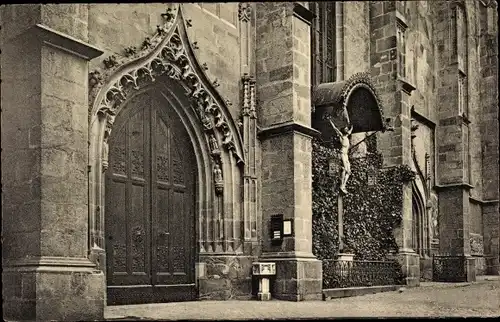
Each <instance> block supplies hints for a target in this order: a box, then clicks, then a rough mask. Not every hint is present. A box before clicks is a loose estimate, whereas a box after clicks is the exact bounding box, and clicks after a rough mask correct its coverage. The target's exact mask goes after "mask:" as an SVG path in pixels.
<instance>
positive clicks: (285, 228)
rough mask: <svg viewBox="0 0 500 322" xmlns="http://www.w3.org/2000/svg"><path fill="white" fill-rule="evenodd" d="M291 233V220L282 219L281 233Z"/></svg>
mask: <svg viewBox="0 0 500 322" xmlns="http://www.w3.org/2000/svg"><path fill="white" fill-rule="evenodd" d="M291 234H292V221H291V220H285V221H283V235H291Z"/></svg>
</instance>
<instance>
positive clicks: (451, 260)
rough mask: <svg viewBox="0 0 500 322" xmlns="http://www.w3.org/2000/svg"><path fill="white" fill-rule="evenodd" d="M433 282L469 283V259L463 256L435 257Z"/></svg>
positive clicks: (433, 260)
mask: <svg viewBox="0 0 500 322" xmlns="http://www.w3.org/2000/svg"><path fill="white" fill-rule="evenodd" d="M432 280H433V281H435V282H465V281H467V258H466V257H465V256H463V255H433V256H432Z"/></svg>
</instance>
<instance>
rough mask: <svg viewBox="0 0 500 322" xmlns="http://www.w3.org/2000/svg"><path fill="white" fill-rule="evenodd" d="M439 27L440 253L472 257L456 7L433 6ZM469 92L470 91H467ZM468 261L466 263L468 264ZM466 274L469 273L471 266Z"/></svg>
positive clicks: (436, 30)
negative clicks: (460, 97)
mask: <svg viewBox="0 0 500 322" xmlns="http://www.w3.org/2000/svg"><path fill="white" fill-rule="evenodd" d="M432 11H433V15H434V17H435V18H434V19H435V21H436V24H435V26H434V36H435V37H434V39H435V41H436V45H437V47H438V51H437V66H439V68H440V69H439V70H438V71H437V75H438V81H437V83H436V84H437V86H436V90H437V93H436V94H437V95H436V105H437V107H438V111H437V115H438V127H437V129H436V147H437V150H436V152H437V157H436V163H437V172H436V174H437V178H436V184H437V187H436V188H437V191H438V195H439V220H438V221H439V236H440V238H439V243H440V245H439V249H440V252H441V253H444V254H451V255H456V256H465V257H466V258H469V257H470V243H469V232H470V227H469V226H470V224H469V222H470V220H469V216H470V210H469V208H470V207H469V190H470V189H471V188H472V186H471V185H470V184H469V168H468V167H469V164H468V141H469V140H468V132H469V131H468V123H469V121H468V119H467V117H466V114H464V113H466V112H467V111H466V110H465V111H464V113H462V112H461V111H460V102H459V68H460V66H459V55H458V53H457V46H458V45H457V17H456V3H455V2H448V1H436V2H433V3H432ZM466 90H467V87H466ZM467 262H468V261H464V263H467ZM464 270H467V271H469V267H468V265H466V267H464Z"/></svg>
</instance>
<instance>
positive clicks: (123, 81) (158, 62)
mask: <svg viewBox="0 0 500 322" xmlns="http://www.w3.org/2000/svg"><path fill="white" fill-rule="evenodd" d="M167 12H168V14H165V16H164V19H165V20H166V22H165V24H164V26H163V27H162V29H161V31H160V30H159V31H158V33H157V34H156V35H155V36H154V37H153V38H152V39H151V40H149V43H150V44H151V46H147V48H143V50H141V51H140V52H138V53H135V54H132V55H130V57H126V58H124V59H122V60H118V61H119V63H117V65H116V66H112V67H113V68H111V69H109V70H108V71H106V72H104V73H103V75H101V74H100V73H99V72H95V71H94V72H91V73H90V75H89V80H90V79H91V80H92V81H91V82H90V83H89V84H90V85H93V87H92V89H91V91H90V97H89V99H90V103H91V107H92V106H94V110H95V109H97V112H96V113H97V114H98V115H103V116H104V117H106V120H107V122H106V134H105V138H104V140H105V141H106V140H107V138H108V137H109V134H110V132H111V129H112V126H113V123H114V118H115V116H116V114H117V111H118V110H119V108H120V107H121V104H122V103H123V102H124V101H125V100H126V99H127V97H128V96H129V94H130V93H131V92H133V91H137V90H138V89H140V88H141V87H142V86H144V85H146V84H149V83H151V82H154V81H155V80H156V78H158V77H160V76H164V75H165V76H168V77H169V78H171V79H175V80H178V81H181V82H182V84H183V86H184V87H185V88H186V90H187V95H188V97H189V98H190V99H191V100H192V102H193V104H192V107H193V108H194V109H195V111H196V112H197V114H198V116H199V118H200V121H201V123H202V124H203V127H204V129H205V131H206V132H211V131H212V130H213V129H214V130H217V131H218V132H219V133H220V135H221V138H222V146H223V147H224V148H225V149H226V150H227V151H229V152H230V153H231V154H232V155H234V157H235V158H236V161H237V163H240V162H243V156H242V155H241V154H242V153H241V152H240V151H237V148H236V143H235V136H238V133H237V132H236V133H234V132H235V129H231V126H230V125H229V121H228V119H227V117H226V116H225V115H224V113H223V112H222V111H221V106H220V103H219V102H217V100H216V99H215V98H214V97H213V95H212V94H211V93H210V90H209V89H208V88H207V86H206V85H205V84H204V82H203V80H202V79H201V78H202V76H201V75H199V73H198V72H197V70H195V68H193V65H194V64H193V63H192V60H193V58H192V57H190V55H189V53H188V51H189V48H188V47H189V44H188V43H187V41H186V40H183V39H182V38H183V37H182V31H181V29H180V27H179V26H178V25H176V24H175V22H176V20H178V19H179V17H178V16H179V15H180V10H179V8H178V7H176V9H172V8H169V9H168V10H167ZM169 29H170V30H169ZM166 30H169V32H167V31H166ZM155 45H157V46H158V48H156V49H155V50H154V54H153V55H152V56H151V57H149V58H146V57H145V56H147V55H145V52H148V51H149V50H148V49H149V47H153V46H155ZM144 58H145V60H144V61H143V62H142V63H141V64H140V65H138V66H137V67H135V68H132V69H131V70H129V71H127V72H126V73H124V74H123V75H121V76H119V78H118V79H116V80H115V81H114V82H113V84H112V85H111V86H110V87H109V88H108V89H107V90H106V91H105V93H99V91H100V90H101V89H102V80H103V79H106V78H108V77H107V76H109V74H110V73H111V72H114V71H117V68H118V66H119V65H123V63H124V62H125V61H127V60H130V61H131V60H137V59H144ZM113 59H115V58H113ZM98 94H99V95H98ZM94 102H95V103H94ZM92 103H94V104H92ZM96 106H97V107H96ZM91 113H94V112H93V111H92V110H91ZM211 118H212V119H213V122H212V121H211ZM206 134H207V140H209V138H210V137H209V136H210V133H206Z"/></svg>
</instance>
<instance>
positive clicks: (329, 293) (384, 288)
mask: <svg viewBox="0 0 500 322" xmlns="http://www.w3.org/2000/svg"><path fill="white" fill-rule="evenodd" d="M401 287H403V285H381V286H361V287H346V288H329V289H324V290H323V301H326V300H331V299H336V298H341V297H351V296H360V295H366V294H375V293H381V292H390V291H396V290H398V289H399V288H401Z"/></svg>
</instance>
